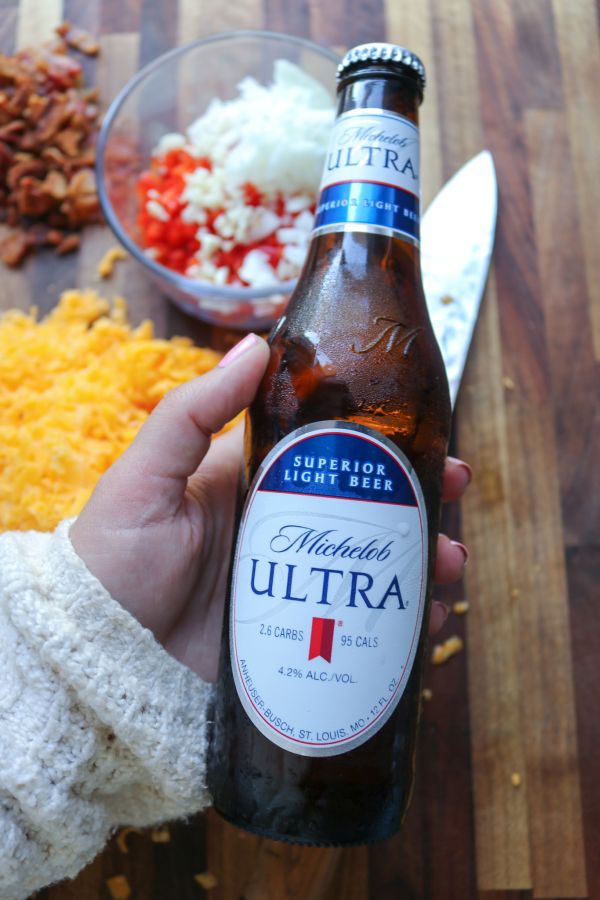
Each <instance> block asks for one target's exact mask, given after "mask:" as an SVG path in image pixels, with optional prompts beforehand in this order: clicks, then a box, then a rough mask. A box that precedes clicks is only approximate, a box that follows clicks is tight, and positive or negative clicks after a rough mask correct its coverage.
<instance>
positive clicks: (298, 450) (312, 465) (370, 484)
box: [258, 430, 417, 506]
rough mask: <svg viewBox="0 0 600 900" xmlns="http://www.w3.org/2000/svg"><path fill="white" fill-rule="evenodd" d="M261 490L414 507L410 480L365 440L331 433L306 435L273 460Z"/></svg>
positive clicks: (386, 453) (384, 453)
mask: <svg viewBox="0 0 600 900" xmlns="http://www.w3.org/2000/svg"><path fill="white" fill-rule="evenodd" d="M258 490H259V491H276V492H277V493H287V494H307V495H311V496H320V497H336V498H340V499H345V500H363V501H370V502H372V503H373V502H374V503H394V504H399V505H402V506H416V505H417V500H416V497H415V493H414V490H413V487H412V485H411V482H410V480H409V478H408V477H407V475H406V473H405V472H404V471H403V470H402V468H400V467H399V466H398V465H397V462H396V461H395V459H394V457H393V456H392V454H391V453H390V452H388V451H387V450H384V449H383V448H382V447H381V446H379V445H378V444H375V443H374V442H373V441H372V440H370V439H369V437H366V436H362V435H360V434H348V433H345V432H344V431H341V430H340V431H331V432H325V433H321V434H318V435H311V434H309V435H307V436H306V437H304V438H301V439H300V440H298V441H296V442H295V443H294V444H292V445H291V446H290V447H289V448H287V449H286V450H285V452H284V453H282V454H281V456H280V457H279V458H278V459H277V460H275V461H274V462H273V464H272V465H271V466H270V468H269V469H268V471H267V473H266V475H265V477H264V478H263V480H262V482H261V483H260V486H259V488H258Z"/></svg>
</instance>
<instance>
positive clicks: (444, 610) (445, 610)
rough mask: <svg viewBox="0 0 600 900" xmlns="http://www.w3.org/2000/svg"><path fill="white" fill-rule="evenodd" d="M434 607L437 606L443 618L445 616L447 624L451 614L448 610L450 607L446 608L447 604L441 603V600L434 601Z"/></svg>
mask: <svg viewBox="0 0 600 900" xmlns="http://www.w3.org/2000/svg"><path fill="white" fill-rule="evenodd" d="M433 605H434V606H436V607H437V608H438V609H439V610H440V612H441V613H442V614H443V616H444V622H445V621H446V619H447V618H448V615H449V613H450V610H449V609H448V607H447V606H446V604H445V603H441V602H440V601H439V600H434V601H433ZM444 622H442V625H443V624H444Z"/></svg>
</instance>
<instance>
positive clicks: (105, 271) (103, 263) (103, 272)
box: [98, 247, 127, 278]
mask: <svg viewBox="0 0 600 900" xmlns="http://www.w3.org/2000/svg"><path fill="white" fill-rule="evenodd" d="M118 259H127V253H126V252H125V250H123V248H122V247H109V249H108V250H107V251H106V253H105V254H104V256H103V257H102V259H101V260H100V262H99V263H98V275H99V276H100V278H110V276H111V275H112V273H113V269H114V267H115V263H116V261H117V260H118Z"/></svg>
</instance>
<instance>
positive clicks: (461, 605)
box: [452, 600, 469, 616]
mask: <svg viewBox="0 0 600 900" xmlns="http://www.w3.org/2000/svg"><path fill="white" fill-rule="evenodd" d="M452 611H453V612H455V613H456V615H457V616H464V614H465V613H468V612H469V601H468V600H457V601H456V603H453V604H452Z"/></svg>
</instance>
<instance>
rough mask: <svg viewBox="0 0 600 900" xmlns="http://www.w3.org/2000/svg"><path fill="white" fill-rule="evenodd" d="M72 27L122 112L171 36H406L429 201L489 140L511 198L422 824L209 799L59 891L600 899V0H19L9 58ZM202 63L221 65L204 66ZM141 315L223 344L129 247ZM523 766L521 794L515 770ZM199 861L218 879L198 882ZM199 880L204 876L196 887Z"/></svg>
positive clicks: (59, 894)
mask: <svg viewBox="0 0 600 900" xmlns="http://www.w3.org/2000/svg"><path fill="white" fill-rule="evenodd" d="M62 18H68V19H69V20H71V21H73V22H74V23H76V24H79V25H81V26H82V27H86V28H88V29H90V30H92V31H93V32H94V33H96V34H98V35H100V37H101V47H102V52H101V56H100V57H99V59H98V61H97V63H92V62H90V63H89V64H87V71H88V74H89V76H90V77H91V78H93V79H94V80H95V82H96V83H98V84H99V86H100V87H101V90H102V95H103V99H104V102H105V103H106V102H108V101H110V99H111V98H112V97H113V96H114V95H115V93H116V92H117V90H118V89H119V88H120V87H121V86H122V85H123V84H124V83H125V81H127V79H128V78H130V77H131V75H132V74H133V73H134V72H135V71H136V70H137V69H138V68H139V67H140V66H141V65H144V64H146V63H147V62H149V61H150V60H151V59H153V58H155V57H156V56H157V55H159V54H160V53H162V52H164V51H165V50H167V49H169V48H171V47H173V46H175V45H177V44H180V43H183V42H186V41H188V40H191V39H193V38H197V37H201V36H203V35H207V34H211V33H214V32H218V31H224V30H229V29H236V28H263V27H264V28H271V29H274V30H278V31H285V32H288V33H291V34H295V35H299V36H305V37H312V38H313V39H314V40H316V41H318V42H320V43H322V44H326V45H328V46H331V47H333V48H335V49H336V50H339V51H340V52H342V51H343V50H344V49H345V48H346V47H348V46H350V45H352V44H354V43H360V42H363V41H367V40H381V39H384V38H387V39H388V40H392V41H397V42H399V43H403V44H405V45H406V46H409V47H410V48H411V49H413V50H415V51H416V52H417V53H419V54H420V55H421V56H422V57H423V59H424V61H425V63H426V66H427V70H428V89H427V93H426V100H425V104H424V106H423V109H422V117H421V134H422V157H423V193H424V200H425V203H427V202H428V201H429V200H430V199H431V198H432V196H433V195H434V194H435V192H436V191H437V190H438V189H439V187H440V186H441V185H442V183H443V181H444V180H445V179H446V178H448V177H449V176H450V175H451V174H452V173H453V172H454V171H455V169H456V168H457V167H459V166H460V165H462V164H463V163H464V162H465V161H466V160H467V159H468V158H469V157H470V156H472V155H473V154H475V153H477V152H478V151H479V150H480V149H482V148H483V147H488V148H489V149H490V150H491V151H492V152H493V154H494V159H495V163H496V167H497V171H498V178H499V185H500V212H499V222H498V232H497V241H496V250H495V256H494V266H493V271H492V274H491V277H490V280H489V284H488V289H487V292H486V297H485V299H484V302H483V305H482V311H481V316H480V320H479V323H478V326H477V331H476V335H475V339H474V343H473V347H472V352H471V355H470V358H469V362H468V365H467V370H466V373H465V379H464V382H463V386H462V388H461V393H460V396H459V401H458V406H457V411H456V415H455V434H454V439H453V452H454V453H455V454H457V455H458V454H460V455H462V456H464V458H466V459H467V460H469V462H470V463H471V465H472V466H473V468H474V471H475V477H474V482H473V485H472V487H471V489H470V490H469V492H468V495H467V497H466V499H465V500H464V501H463V503H462V506H461V509H460V510H458V509H453V510H450V511H448V512H447V514H446V516H445V522H444V524H445V527H446V529H447V530H449V531H450V532H451V533H452V536H454V537H458V536H459V535H462V539H463V540H465V541H466V542H467V543H468V545H469V547H470V550H471V561H470V563H469V566H468V567H467V574H466V578H465V583H464V584H463V585H459V586H453V587H452V588H448V589H445V590H443V591H442V590H440V591H439V593H438V596H439V597H440V598H441V599H445V600H447V601H448V602H451V601H453V600H455V599H463V598H465V599H468V600H469V603H470V611H469V613H468V615H467V616H466V617H458V616H456V615H451V616H450V618H449V620H448V623H447V625H446V626H445V634H446V636H448V635H450V634H454V633H456V634H459V635H461V636H462V637H463V638H464V639H465V643H466V650H465V652H464V653H463V654H461V655H460V656H458V657H456V658H454V659H453V660H452V661H451V662H449V663H448V664H447V665H446V666H444V667H440V668H436V669H433V668H431V667H430V668H428V670H427V672H426V684H427V686H428V687H429V688H430V689H431V691H432V699H431V700H430V701H429V702H427V703H426V704H425V705H424V712H423V720H422V728H421V736H420V748H419V761H418V779H417V785H416V790H415V796H414V799H413V803H412V806H411V809H410V811H409V814H408V817H407V821H406V823H405V826H404V828H403V830H402V832H401V833H400V834H399V835H398V836H397V837H395V838H394V839H392V840H389V841H387V842H385V843H382V844H379V845H374V846H372V847H369V848H356V849H350V850H311V849H306V848H299V847H293V846H287V845H284V844H278V843H273V842H269V841H265V840H261V839H258V838H256V837H254V836H252V835H250V834H246V833H244V832H241V831H239V830H237V829H235V828H233V827H232V826H229V825H226V824H225V823H224V822H222V821H221V820H220V819H219V818H218V817H217V816H216V815H215V814H214V813H212V812H211V813H208V814H206V815H199V816H197V817H196V819H195V820H193V821H192V822H189V823H187V824H181V823H179V824H177V825H173V826H171V830H170V834H171V839H170V841H168V842H167V843H156V842H154V841H153V840H152V836H151V833H150V831H148V832H143V833H139V834H138V833H132V834H130V835H128V840H127V846H128V852H127V853H124V852H122V850H121V849H119V847H118V845H117V843H116V841H115V840H113V841H112V842H111V843H110V845H109V846H108V847H107V848H106V850H105V851H104V852H103V853H102V854H101V855H100V856H99V857H98V858H97V859H96V860H95V862H94V863H92V865H90V866H89V867H88V868H87V869H86V870H85V871H83V872H82V873H81V874H80V875H79V877H78V878H77V879H76V880H75V881H73V882H69V883H64V884H62V885H59V886H55V887H52V888H49V889H46V890H44V891H41V892H40V893H39V894H38V898H40V900H41V898H43V900H104V898H108V897H109V896H110V894H109V892H108V889H107V886H106V879H108V878H110V877H111V876H114V875H125V876H126V877H127V879H128V881H129V883H130V885H131V891H132V897H133V898H138V900H170V898H177V900H188V898H189V900H192V898H200V897H202V896H206V897H209V898H211V900H367V898H368V900H417V898H419V900H470V898H489V900H511V898H521V900H525V898H527V900H530V898H564V900H566V898H589V900H597V898H600V751H599V749H598V748H599V747H600V687H599V681H600V679H599V670H600V662H599V659H600V631H599V628H598V609H597V594H598V588H597V584H598V581H599V577H600V542H599V538H598V523H599V518H600V509H599V505H600V500H599V498H600V476H599V474H598V472H599V470H600V467H599V457H598V448H599V446H600V440H599V432H600V420H599V416H600V413H599V403H598V378H597V373H598V362H599V360H600V296H599V294H600V289H599V285H600V215H599V214H598V209H599V207H600V176H599V173H600V128H599V124H600V123H599V113H598V100H597V92H598V85H600V59H599V54H598V12H597V9H596V6H595V4H594V2H593V0H419V2H417V3H412V4H410V3H403V4H401V3H400V2H399V0H329V2H327V3H324V2H322V3H317V2H315V0H297V2H294V0H238V2H236V3H233V4H231V3H230V4H227V3H224V2H222V0H201V2H199V0H14V2H13V0H0V49H1V50H3V51H10V50H12V49H13V48H14V47H15V46H17V45H20V46H23V45H26V44H28V43H31V42H33V41H36V40H40V39H42V38H44V37H45V36H47V35H49V34H50V32H51V30H52V28H53V27H54V25H56V24H58V22H59V21H61V20H62ZM199 77H201V73H199ZM112 243H114V239H113V238H112V236H111V235H110V233H109V232H108V230H107V229H105V228H103V227H99V228H96V229H91V230H89V231H88V232H87V233H86V236H85V239H84V241H83V245H82V248H81V251H80V252H79V254H78V255H77V256H74V257H71V258H69V259H60V260H58V259H55V258H54V257H51V256H39V257H38V258H36V259H34V260H31V261H30V262H28V264H27V265H26V267H25V268H24V269H23V270H21V271H17V272H14V271H9V272H6V271H3V272H2V289H1V301H0V304H1V307H2V308H9V307H11V306H18V307H21V308H26V307H28V306H29V305H31V304H32V303H35V304H36V305H37V306H38V307H39V308H40V310H41V311H42V312H43V311H46V310H47V309H49V308H51V307H52V306H53V305H54V303H55V302H56V299H57V296H58V293H59V292H60V290H62V289H64V288H67V287H72V286H74V285H80V286H93V285H94V284H95V283H96V282H97V277H96V274H95V268H96V264H97V262H98V260H99V258H100V256H101V254H102V252H103V250H104V249H105V248H106V247H107V246H109V245H111V244H112ZM108 292H109V294H111V295H114V294H117V293H123V294H125V296H126V297H127V298H128V300H129V301H130V308H131V311H132V318H133V319H134V321H136V322H137V321H139V320H140V319H141V318H143V317H145V316H148V315H150V316H151V317H152V318H153V319H154V321H155V323H156V325H157V330H158V332H159V333H160V334H174V333H179V334H181V333H184V334H189V335H191V336H192V337H194V338H195V339H197V340H199V341H206V340H208V341H210V342H212V343H213V344H215V345H216V346H219V347H222V346H226V345H228V344H229V343H231V341H232V339H233V336H232V334H231V333H228V334H224V333H221V332H218V331H217V330H215V329H207V328H204V327H203V326H201V325H199V324H198V323H196V322H193V321H191V320H190V319H188V318H187V317H185V316H184V315H183V314H181V313H179V312H178V311H176V310H175V309H174V308H173V307H171V306H170V305H169V304H168V303H167V302H166V301H165V300H164V299H163V298H161V297H160V296H159V295H158V294H157V293H156V291H155V290H154V289H153V288H152V287H151V285H150V284H149V283H148V282H147V281H146V280H145V278H144V276H143V274H142V273H141V272H140V271H139V269H138V268H137V267H136V265H135V264H134V263H133V261H130V262H127V263H126V264H125V265H123V266H121V267H119V268H118V270H117V272H116V275H115V277H114V279H113V280H112V281H111V282H110V284H109V288H108ZM514 773H518V774H519V775H520V778H521V784H520V786H519V787H515V786H514V785H513V783H512V775H513V774H514ZM197 875H201V876H202V877H201V879H200V881H198V880H196V879H195V878H194V876H197ZM202 884H204V885H205V887H202Z"/></svg>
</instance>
